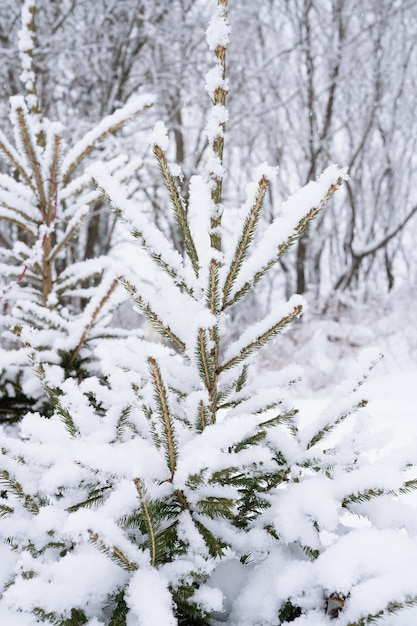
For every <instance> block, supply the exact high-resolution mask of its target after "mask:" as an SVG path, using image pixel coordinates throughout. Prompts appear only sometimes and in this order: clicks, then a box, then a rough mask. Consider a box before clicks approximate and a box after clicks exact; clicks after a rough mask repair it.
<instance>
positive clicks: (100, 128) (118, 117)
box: [62, 96, 153, 184]
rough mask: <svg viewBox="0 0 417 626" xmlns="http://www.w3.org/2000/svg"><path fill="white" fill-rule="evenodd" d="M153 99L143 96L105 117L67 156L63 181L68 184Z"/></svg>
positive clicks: (150, 103)
mask: <svg viewBox="0 0 417 626" xmlns="http://www.w3.org/2000/svg"><path fill="white" fill-rule="evenodd" d="M152 105H153V98H152V97H151V96H141V97H139V98H138V99H137V100H134V101H133V102H131V103H128V104H127V105H125V106H124V107H122V108H121V109H118V110H117V111H115V112H114V113H112V114H111V115H108V116H107V117H105V118H104V119H103V120H101V122H100V123H99V124H98V125H97V126H96V127H95V128H93V129H92V130H90V131H89V132H88V133H86V135H84V137H83V138H82V139H81V140H80V141H79V142H78V143H76V144H75V146H74V147H73V148H72V149H71V150H70V151H69V153H68V154H67V156H66V158H65V160H64V162H63V165H62V169H63V176H62V180H63V182H64V184H66V183H67V182H68V181H69V179H70V177H71V175H72V173H73V172H74V170H75V169H76V168H77V167H78V166H79V165H80V163H81V162H82V161H83V160H84V159H85V158H86V157H87V156H88V155H89V154H90V153H91V152H92V151H93V150H94V149H95V148H96V147H97V145H98V144H99V143H101V142H102V141H103V139H105V138H106V137H108V136H109V135H113V134H114V133H115V132H117V131H118V130H119V129H120V128H123V126H125V125H126V124H127V123H128V122H129V121H130V120H133V119H135V118H136V117H138V116H139V115H140V114H141V113H143V112H144V111H146V110H147V109H149V108H150V107H152Z"/></svg>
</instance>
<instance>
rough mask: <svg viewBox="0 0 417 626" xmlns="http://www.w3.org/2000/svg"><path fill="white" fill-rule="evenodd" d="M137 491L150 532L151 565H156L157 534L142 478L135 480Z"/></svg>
mask: <svg viewBox="0 0 417 626" xmlns="http://www.w3.org/2000/svg"><path fill="white" fill-rule="evenodd" d="M134 483H135V487H136V490H137V492H138V494H139V498H140V503H141V506H142V511H143V515H144V517H145V522H146V527H147V530H148V538H149V551H150V554H151V565H152V566H153V565H155V562H156V536H155V535H156V533H155V530H154V527H153V523H152V518H151V516H150V513H149V509H148V506H147V502H146V498H145V493H144V490H143V487H142V482H141V480H140V478H135V480H134Z"/></svg>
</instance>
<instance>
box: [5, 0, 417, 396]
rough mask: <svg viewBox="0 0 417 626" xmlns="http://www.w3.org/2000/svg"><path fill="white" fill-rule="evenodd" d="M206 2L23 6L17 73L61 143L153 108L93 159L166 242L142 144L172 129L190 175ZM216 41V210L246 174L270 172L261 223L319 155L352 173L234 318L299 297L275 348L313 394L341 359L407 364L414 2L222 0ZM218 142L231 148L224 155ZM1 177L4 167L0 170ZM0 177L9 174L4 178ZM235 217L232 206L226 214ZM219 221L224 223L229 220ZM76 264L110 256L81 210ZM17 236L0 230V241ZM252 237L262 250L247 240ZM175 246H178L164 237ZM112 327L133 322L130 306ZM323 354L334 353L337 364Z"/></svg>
mask: <svg viewBox="0 0 417 626" xmlns="http://www.w3.org/2000/svg"><path fill="white" fill-rule="evenodd" d="M208 4H209V3H206V2H205V1H204V0H158V2H154V1H150V0H95V1H94V3H91V1H90V0H38V1H37V3H36V24H35V44H36V45H35V48H34V50H33V65H34V68H35V72H36V76H37V92H38V93H37V96H38V101H39V108H40V110H41V113H42V115H45V116H47V117H48V118H49V119H51V120H54V121H55V120H57V121H59V122H61V123H62V124H63V125H64V127H65V129H66V135H67V137H68V141H71V142H74V141H75V140H76V139H77V138H79V137H81V136H82V135H83V133H85V132H86V131H87V130H88V129H89V128H91V127H92V126H93V125H94V124H96V123H97V122H98V121H100V119H102V118H103V117H104V116H106V115H108V114H111V113H112V112H114V111H115V110H116V109H117V108H119V107H120V106H122V105H124V104H125V103H126V102H128V101H129V99H130V98H132V97H133V96H136V95H137V94H141V93H153V94H155V95H156V98H157V101H156V104H155V106H154V107H153V108H152V109H151V110H150V111H148V112H147V114H146V116H142V117H141V118H140V119H139V120H138V121H136V122H134V123H132V124H130V125H129V126H128V127H127V128H125V129H123V130H122V131H121V132H120V133H119V134H116V135H115V136H112V137H110V138H109V139H108V140H107V141H106V143H105V144H103V145H102V147H101V148H100V149H101V150H102V152H103V157H104V156H108V155H117V154H119V153H121V152H122V153H126V154H128V155H132V156H133V155H135V156H139V157H141V158H142V159H143V162H144V165H143V166H142V167H140V168H139V169H138V171H137V172H136V174H135V175H134V176H132V179H131V181H130V183H129V192H130V194H131V195H132V196H134V197H136V198H137V199H139V201H140V204H141V206H142V209H143V211H144V212H146V213H147V215H148V216H152V219H153V220H155V221H156V222H157V223H158V225H159V226H160V227H162V228H163V229H164V230H165V232H167V233H168V232H169V233H170V235H171V236H173V233H174V225H173V224H172V223H171V222H170V216H169V215H168V213H167V211H166V202H165V195H164V190H163V189H162V182H161V178H160V176H159V173H158V171H157V167H156V166H155V164H154V160H153V158H152V155H151V154H150V150H149V148H148V146H147V142H146V141H145V140H144V138H145V137H146V135H147V134H148V133H149V131H150V129H151V128H152V126H153V124H154V122H155V121H156V120H158V119H163V120H164V121H165V123H166V125H167V127H168V128H169V129H170V133H171V142H172V143H171V145H172V146H174V149H173V151H172V154H171V155H170V156H171V158H172V161H175V162H177V163H178V164H179V165H180V166H181V169H182V172H183V178H184V180H183V190H184V194H187V184H188V181H189V179H190V176H191V175H192V174H194V173H195V172H196V171H198V170H199V167H200V166H201V164H202V163H203V162H204V159H205V156H206V150H207V139H206V135H205V133H204V132H203V130H204V127H205V124H206V113H207V109H208V107H209V99H208V97H207V93H205V92H204V90H203V89H202V87H201V86H202V85H203V84H204V75H205V74H206V72H207V69H208V68H209V67H210V53H209V52H208V51H207V45H206V41H205V38H204V37H202V35H201V33H204V31H205V29H206V24H207V22H208V19H209V17H210V12H211V7H210V6H208ZM229 18H230V23H231V26H232V31H233V36H232V39H231V44H230V47H229V49H228V59H227V64H228V75H229V83H230V95H229V97H228V109H229V113H230V120H231V122H230V124H229V125H228V137H227V143H226V146H225V150H226V154H225V162H226V167H227V168H228V176H227V177H226V178H227V181H228V183H227V184H228V187H227V188H226V189H225V195H224V198H225V203H226V204H227V205H228V206H231V207H234V206H236V207H237V206H238V204H239V202H240V201H241V200H242V198H243V196H244V186H245V184H246V181H247V180H249V179H250V177H251V176H250V172H251V171H252V169H253V167H254V166H255V165H257V164H258V163H259V162H262V161H265V160H267V161H268V162H269V163H271V164H277V165H279V168H280V169H279V172H278V177H277V178H276V180H275V181H274V182H273V184H272V191H271V193H270V195H269V196H268V198H267V206H266V211H265V215H266V216H267V219H268V220H273V219H274V217H275V216H276V215H277V211H278V210H279V203H280V201H281V200H283V199H285V198H286V197H287V195H288V194H290V193H293V192H294V191H295V190H297V189H298V188H299V187H300V186H302V185H304V184H305V183H306V182H307V181H308V180H311V179H315V178H316V177H317V176H318V175H319V174H320V172H321V171H322V170H323V169H324V168H325V167H326V166H327V165H328V164H330V163H338V164H339V165H340V166H343V167H347V168H348V171H349V174H350V181H349V182H348V183H347V184H346V185H344V188H343V189H342V190H341V191H340V192H339V193H338V194H337V197H336V198H335V199H334V200H332V202H331V204H330V205H329V207H328V208H327V209H326V211H324V212H323V213H322V214H321V216H320V217H319V218H318V220H316V221H315V222H314V224H313V226H312V227H311V228H310V230H309V231H308V233H307V234H305V235H304V236H303V237H302V238H301V239H300V240H299V241H298V243H297V245H296V246H295V247H294V249H293V250H292V252H291V253H290V255H288V256H286V257H285V261H283V262H282V264H281V267H280V268H279V271H277V272H276V273H275V274H274V275H273V276H272V277H271V278H270V279H269V281H267V282H266V283H265V285H264V291H263V298H258V299H257V300H256V301H252V302H249V305H248V306H247V307H246V309H245V310H240V311H239V312H238V313H237V314H238V315H242V316H247V317H252V316H256V317H259V316H260V315H262V314H263V312H264V310H266V308H267V304H268V303H270V302H271V301H272V302H273V301H274V299H275V298H277V299H279V298H280V297H282V295H286V296H288V295H290V294H291V293H293V292H297V293H301V294H305V295H306V296H307V300H308V302H309V304H310V309H309V312H308V314H307V315H306V316H305V318H304V319H307V320H308V322H309V323H308V324H307V325H306V324H305V321H302V322H300V323H299V326H300V328H299V332H296V333H293V335H294V336H291V337H290V336H289V337H288V338H286V341H284V342H281V343H280V353H279V354H277V353H276V352H273V353H271V352H269V353H268V352H267V353H266V355H265V358H266V359H273V360H275V361H278V362H280V361H282V362H286V360H287V357H288V356H289V355H291V359H294V358H295V359H296V360H297V361H299V362H303V363H307V364H311V365H313V368H311V367H310V368H307V375H306V384H307V385H308V386H309V387H311V388H315V389H318V388H320V387H322V386H324V385H326V384H327V383H328V382H329V381H331V380H334V379H335V378H338V377H339V375H340V376H341V375H342V374H343V372H342V370H343V368H344V367H345V365H343V366H342V365H341V371H340V372H339V371H338V367H337V365H336V366H335V362H336V363H338V362H339V360H340V362H341V363H342V362H343V363H345V362H346V359H347V361H349V358H350V357H351V356H352V355H353V354H354V353H355V350H356V349H360V348H362V347H365V346H366V345H368V344H375V343H379V344H380V345H381V348H382V350H385V351H386V352H387V353H388V354H389V355H390V357H392V360H393V363H394V364H395V366H398V367H400V368H401V367H408V366H409V365H410V364H411V363H412V362H413V360H415V358H416V356H415V355H416V352H417V334H416V332H415V321H414V314H413V306H414V304H415V303H416V299H417V287H416V285H417V217H416V215H415V214H416V213H417V191H416V185H415V180H416V172H417V155H416V143H417V118H416V115H415V101H416V94H417V4H416V2H415V1H414V0H410V1H407V0H366V1H365V2H364V1H363V0H279V1H277V0H263V1H262V2H261V3H252V2H249V1H248V0H234V1H233V2H231V3H230V6H229ZM20 19H21V3H20V2H16V1H15V0H2V2H1V3H0V55H1V56H0V59H1V63H0V113H1V119H2V123H1V127H2V130H3V132H4V133H5V134H6V135H8V134H9V135H10V134H11V126H10V125H9V121H8V116H9V110H10V106H9V97H10V96H13V95H16V94H20V93H22V92H23V85H22V81H21V64H20V58H19V52H18V33H19V30H20V27H21V21H20ZM231 146H233V149H232V148H231ZM0 165H1V167H2V169H3V171H5V169H6V168H7V167H8V166H7V164H6V162H5V161H4V162H3V163H1V164H0ZM8 173H9V174H10V173H11V172H10V171H8ZM231 215H232V216H233V211H231ZM232 226H233V220H232V219H231V220H230V228H232ZM82 228H83V236H82V238H81V239H82V241H83V246H82V247H80V246H78V248H77V255H78V258H77V259H74V260H84V259H94V258H96V257H98V256H100V255H103V254H108V253H109V254H113V255H116V256H120V255H122V256H123V249H124V246H125V245H127V244H125V242H124V239H123V235H122V234H121V232H120V230H119V228H118V227H117V226H116V217H115V216H114V215H112V214H111V213H110V212H109V210H108V209H107V208H106V207H105V206H104V204H98V205H96V208H95V210H94V211H92V212H91V214H90V215H89V217H88V218H87V219H86V220H85V221H84V224H83V226H82ZM16 237H17V230H16V228H15V227H14V226H13V225H11V224H8V223H7V222H6V221H3V222H0V245H1V246H2V247H6V248H7V247H8V246H9V247H10V246H12V244H13V242H14V241H15V239H16ZM259 245H262V240H260V242H259ZM178 246H180V244H179V243H178ZM6 305H7V303H6V304H5V303H4V302H3V305H2V306H6ZM118 315H119V318H120V319H118V323H120V321H122V323H124V324H125V325H126V326H129V325H135V324H136V325H137V324H138V323H140V321H139V320H138V318H137V316H136V315H133V314H132V312H131V311H130V308H126V309H123V308H122V309H121V310H120V312H119V314H118ZM335 357H336V360H335Z"/></svg>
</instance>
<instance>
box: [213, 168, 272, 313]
mask: <svg viewBox="0 0 417 626" xmlns="http://www.w3.org/2000/svg"><path fill="white" fill-rule="evenodd" d="M268 186H269V180H268V179H267V178H266V177H265V176H263V177H262V178H261V179H260V181H259V182H258V191H257V194H256V198H255V202H254V203H253V206H252V208H251V210H250V212H249V214H248V216H247V217H246V219H245V222H244V225H243V230H242V233H241V235H240V238H239V240H238V244H237V247H236V250H235V253H234V257H233V260H232V263H231V265H230V269H229V273H228V275H227V277H226V280H225V283H224V286H223V307H224V306H225V303H226V302H227V299H228V297H229V294H230V291H231V289H232V287H233V284H234V281H235V280H236V277H237V275H238V273H239V271H240V269H241V267H242V263H243V261H244V259H245V258H246V255H247V253H248V250H249V246H250V244H251V243H252V241H253V237H254V233H255V230H256V227H257V225H258V222H259V217H260V215H261V210H262V205H263V201H264V198H265V194H266V192H267V190H268Z"/></svg>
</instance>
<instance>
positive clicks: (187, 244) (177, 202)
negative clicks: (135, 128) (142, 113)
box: [153, 144, 200, 277]
mask: <svg viewBox="0 0 417 626" xmlns="http://www.w3.org/2000/svg"><path fill="white" fill-rule="evenodd" d="M153 153H154V155H155V157H156V159H157V161H158V163H159V167H160V170H161V173H162V176H163V179H164V182H165V186H166V188H167V190H168V193H169V196H170V199H171V204H172V207H173V209H174V215H175V218H176V222H177V224H178V226H179V229H180V232H181V236H182V239H183V242H184V248H185V251H186V253H187V255H188V258H189V259H190V261H191V265H192V268H193V270H194V274H195V275H196V276H197V277H198V273H199V270H200V267H199V261H198V254H197V250H196V247H195V244H194V239H193V236H192V234H191V231H190V227H189V224H188V219H187V210H186V207H185V205H184V200H183V199H182V197H181V194H180V192H179V189H178V186H177V184H176V182H175V180H174V177H173V175H172V173H171V170H170V168H169V165H168V163H167V160H166V156H165V153H164V151H163V150H162V148H161V147H160V146H158V145H157V144H154V145H153Z"/></svg>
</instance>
